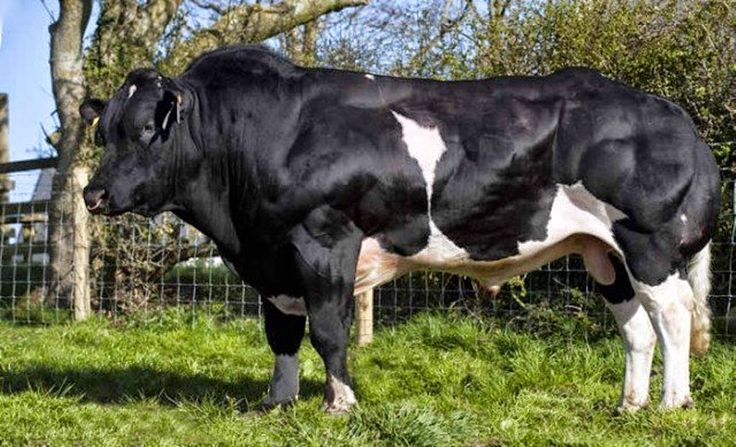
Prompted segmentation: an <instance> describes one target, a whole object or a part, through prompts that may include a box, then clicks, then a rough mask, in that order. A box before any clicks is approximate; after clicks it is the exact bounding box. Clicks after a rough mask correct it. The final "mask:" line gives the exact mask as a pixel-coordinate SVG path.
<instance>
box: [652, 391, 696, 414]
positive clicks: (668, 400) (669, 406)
mask: <svg viewBox="0 0 736 447" xmlns="http://www.w3.org/2000/svg"><path fill="white" fill-rule="evenodd" d="M694 407H695V402H693V399H692V397H690V395H689V394H686V395H685V396H682V397H677V396H675V397H672V396H665V397H664V398H663V399H662V403H660V404H659V409H660V410H675V409H679V408H684V409H690V408H694Z"/></svg>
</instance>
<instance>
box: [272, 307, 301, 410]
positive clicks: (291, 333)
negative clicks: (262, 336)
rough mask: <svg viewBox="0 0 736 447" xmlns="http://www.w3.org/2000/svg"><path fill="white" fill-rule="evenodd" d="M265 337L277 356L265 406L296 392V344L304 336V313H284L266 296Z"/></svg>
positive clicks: (287, 400)
mask: <svg viewBox="0 0 736 447" xmlns="http://www.w3.org/2000/svg"><path fill="white" fill-rule="evenodd" d="M263 310H264V316H265V320H266V338H267V339H268V344H269V346H271V350H272V351H273V353H274V355H275V356H276V362H275V364H274V368H273V376H272V378H271V385H270V387H269V389H268V397H267V398H266V400H265V401H264V402H263V406H264V408H265V409H270V408H274V407H277V406H281V405H289V404H291V403H293V402H294V401H296V399H297V397H298V395H299V347H300V345H301V342H302V338H304V326H305V325H306V321H307V318H306V315H294V313H296V312H291V313H288V314H287V313H285V312H284V311H283V310H282V309H279V308H278V307H277V306H275V305H274V304H273V302H272V301H271V300H269V299H265V300H263Z"/></svg>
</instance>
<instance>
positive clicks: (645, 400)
mask: <svg viewBox="0 0 736 447" xmlns="http://www.w3.org/2000/svg"><path fill="white" fill-rule="evenodd" d="M642 394H643V395H639V394H638V393H635V392H629V393H627V394H623V395H622V396H621V402H620V403H619V405H618V407H617V408H616V413H618V414H624V413H634V412H637V411H639V410H641V409H642V408H646V407H648V406H649V396H648V395H646V394H644V393H642Z"/></svg>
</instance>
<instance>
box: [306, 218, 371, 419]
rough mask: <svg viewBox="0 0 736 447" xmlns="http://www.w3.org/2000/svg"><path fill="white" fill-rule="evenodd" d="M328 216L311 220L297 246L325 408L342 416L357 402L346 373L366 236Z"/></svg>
mask: <svg viewBox="0 0 736 447" xmlns="http://www.w3.org/2000/svg"><path fill="white" fill-rule="evenodd" d="M321 215H323V214H322V213H318V214H317V216H316V217H321ZM327 215H329V216H330V217H331V218H330V219H329V220H323V219H317V218H315V216H314V215H313V216H312V218H314V220H311V221H307V222H306V223H305V225H303V226H301V227H300V228H299V229H298V230H296V231H295V232H294V235H293V236H294V239H293V241H294V245H295V247H296V250H297V251H296V254H295V257H296V263H297V267H298V271H299V274H300V277H301V278H302V281H303V283H302V284H303V287H304V291H305V301H306V307H307V315H308V317H309V336H310V339H311V341H312V345H313V346H314V348H315V349H316V350H317V352H318V353H319V355H320V356H321V357H322V360H323V361H324V365H325V370H326V373H327V380H326V385H325V399H324V406H323V408H324V410H325V411H327V412H328V413H331V414H341V413H345V412H347V411H348V410H349V409H350V407H352V406H353V405H355V404H356V402H357V401H356V399H355V394H354V393H353V389H352V381H351V380H350V375H349V374H348V367H347V347H348V337H349V332H350V323H351V322H352V315H353V306H354V300H353V286H354V283H355V267H356V264H357V259H358V254H359V251H360V241H361V237H362V233H361V232H360V231H359V230H357V229H356V228H355V227H354V226H353V225H352V224H350V223H343V225H341V226H339V227H337V226H335V219H336V218H335V217H334V215H331V213H327Z"/></svg>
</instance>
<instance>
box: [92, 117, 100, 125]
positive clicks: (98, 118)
mask: <svg viewBox="0 0 736 447" xmlns="http://www.w3.org/2000/svg"><path fill="white" fill-rule="evenodd" d="M99 121H100V117H99V116H96V117H95V119H93V120H92V127H94V126H96V125H97V123H98V122H99Z"/></svg>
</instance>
